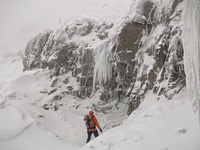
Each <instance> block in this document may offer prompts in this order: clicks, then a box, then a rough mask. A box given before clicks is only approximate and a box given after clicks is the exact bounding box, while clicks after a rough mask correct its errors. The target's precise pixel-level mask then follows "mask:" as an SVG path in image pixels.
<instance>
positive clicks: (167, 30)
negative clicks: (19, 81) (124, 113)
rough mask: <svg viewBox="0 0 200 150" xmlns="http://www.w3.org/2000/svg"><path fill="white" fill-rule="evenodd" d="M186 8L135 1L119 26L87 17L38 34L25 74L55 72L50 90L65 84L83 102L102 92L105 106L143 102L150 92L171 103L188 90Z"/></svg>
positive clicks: (174, 0) (178, 2) (159, 0)
mask: <svg viewBox="0 0 200 150" xmlns="http://www.w3.org/2000/svg"><path fill="white" fill-rule="evenodd" d="M183 3H184V1H182V0H170V1H168V2H166V1H165V0H153V1H152V0H133V3H132V6H131V8H130V11H129V13H128V14H127V15H126V16H125V17H124V18H122V19H121V20H120V22H118V23H115V22H109V21H102V22H99V21H98V22H97V21H95V20H91V19H88V18H85V19H79V20H75V21H73V22H72V23H67V24H65V25H62V26H60V27H58V29H56V30H55V31H50V30H49V31H45V32H43V33H40V34H38V35H37V36H36V37H35V38H33V39H32V40H31V41H30V42H29V43H28V44H27V47H26V49H25V53H24V55H25V56H24V60H23V65H24V70H31V69H34V68H48V69H51V70H52V71H53V73H52V74H51V75H50V77H51V79H52V80H54V84H52V86H57V84H56V82H57V81H58V80H61V81H62V82H63V83H64V84H65V86H66V90H68V91H67V93H71V94H73V95H75V96H78V97H81V98H85V97H90V96H93V95H94V94H95V92H96V91H100V93H101V94H100V99H101V100H103V101H111V100H117V101H118V102H120V101H123V99H124V98H125V97H129V100H130V101H131V100H135V99H136V100H137V101H138V102H140V101H141V100H142V98H143V96H145V94H146V92H147V91H150V90H152V91H153V92H154V93H156V94H157V95H158V98H159V95H161V94H164V95H165V96H166V97H167V98H168V99H171V98H172V96H173V95H174V94H176V93H178V92H179V91H180V90H181V89H182V88H183V87H184V86H185V73H184V66H183V47H182V40H181V36H182V9H183V8H182V5H183ZM72 78H73V81H74V83H75V85H76V86H74V85H72V84H69V82H70V81H69V80H72ZM137 105H139V103H137ZM133 109H135V106H132V105H130V112H131V111H133Z"/></svg>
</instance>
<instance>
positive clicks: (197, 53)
mask: <svg viewBox="0 0 200 150" xmlns="http://www.w3.org/2000/svg"><path fill="white" fill-rule="evenodd" d="M183 25H184V28H183V47H184V65H185V72H186V82H187V88H188V91H189V93H190V95H191V96H192V97H193V108H194V110H195V111H196V112H197V113H198V115H199V121H200V66H199V64H200V2H199V0H187V1H186V5H185V14H184V24H183Z"/></svg>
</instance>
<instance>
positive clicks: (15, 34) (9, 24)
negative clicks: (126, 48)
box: [0, 0, 132, 49]
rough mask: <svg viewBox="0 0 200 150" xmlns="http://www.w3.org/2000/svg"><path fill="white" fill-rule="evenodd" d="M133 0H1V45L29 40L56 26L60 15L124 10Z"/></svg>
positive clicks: (66, 17)
mask: <svg viewBox="0 0 200 150" xmlns="http://www.w3.org/2000/svg"><path fill="white" fill-rule="evenodd" d="M131 1H132V0H127V2H126V3H124V1H123V0H0V22H1V24H0V49H2V48H4V47H5V46H6V45H9V44H10V43H11V42H13V41H12V40H15V41H16V40H17V41H19V40H21V41H22V40H25V41H26V42H27V41H28V40H30V37H32V36H35V35H36V34H38V32H41V31H43V30H44V29H46V28H54V27H56V26H57V25H58V23H59V18H61V19H62V21H63V22H64V20H67V19H69V18H74V17H76V16H79V15H83V14H93V15H102V13H104V14H105V15H111V14H114V15H116V14H123V13H122V12H125V11H126V12H127V11H128V10H129V7H130V4H131Z"/></svg>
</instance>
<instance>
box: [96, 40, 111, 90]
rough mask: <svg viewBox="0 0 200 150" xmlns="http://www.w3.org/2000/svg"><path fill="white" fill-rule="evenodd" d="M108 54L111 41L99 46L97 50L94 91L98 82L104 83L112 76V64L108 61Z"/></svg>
mask: <svg viewBox="0 0 200 150" xmlns="http://www.w3.org/2000/svg"><path fill="white" fill-rule="evenodd" d="M108 54H109V41H107V42H105V43H104V44H102V45H100V46H98V47H97V48H96V50H95V66H94V80H93V91H94V88H95V84H96V83H98V84H99V85H102V84H103V83H106V82H107V81H108V80H109V79H110V78H111V76H112V66H111V65H110V64H109V62H108V61H107V55H108Z"/></svg>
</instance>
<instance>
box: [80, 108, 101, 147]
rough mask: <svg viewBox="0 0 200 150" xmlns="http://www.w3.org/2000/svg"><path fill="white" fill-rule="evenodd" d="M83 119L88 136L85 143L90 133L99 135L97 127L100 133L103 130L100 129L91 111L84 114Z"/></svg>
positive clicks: (88, 139) (89, 137)
mask: <svg viewBox="0 0 200 150" xmlns="http://www.w3.org/2000/svg"><path fill="white" fill-rule="evenodd" d="M83 120H84V121H85V124H86V127H87V134H88V137H87V141H86V143H88V142H89V141H90V139H91V136H92V133H93V134H94V136H95V137H97V136H99V133H98V131H97V128H98V129H99V130H100V132H101V133H102V132H103V130H102V129H101V127H100V125H99V123H98V121H97V119H96V117H95V116H94V112H93V111H89V115H88V114H87V115H85V116H84V119H83ZM96 127H97V128H96Z"/></svg>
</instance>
